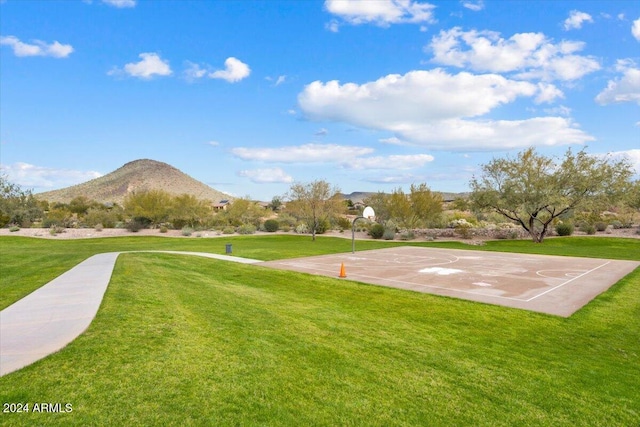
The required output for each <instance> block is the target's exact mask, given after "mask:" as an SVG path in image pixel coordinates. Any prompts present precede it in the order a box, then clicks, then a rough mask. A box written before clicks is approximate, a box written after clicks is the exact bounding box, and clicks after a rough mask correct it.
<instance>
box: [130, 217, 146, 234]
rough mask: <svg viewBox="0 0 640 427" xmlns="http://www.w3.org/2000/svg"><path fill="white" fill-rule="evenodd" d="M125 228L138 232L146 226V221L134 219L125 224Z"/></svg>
mask: <svg viewBox="0 0 640 427" xmlns="http://www.w3.org/2000/svg"><path fill="white" fill-rule="evenodd" d="M125 228H126V229H127V230H129V231H130V232H132V233H137V232H138V231H140V230H142V229H143V228H144V223H143V222H142V221H139V220H138V219H132V220H131V221H129V222H128V223H127V224H126V225H125Z"/></svg>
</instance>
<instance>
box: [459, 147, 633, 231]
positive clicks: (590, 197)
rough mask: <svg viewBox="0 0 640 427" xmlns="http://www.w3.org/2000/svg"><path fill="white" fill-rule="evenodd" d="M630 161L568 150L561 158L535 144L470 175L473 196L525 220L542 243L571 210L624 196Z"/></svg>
mask: <svg viewBox="0 0 640 427" xmlns="http://www.w3.org/2000/svg"><path fill="white" fill-rule="evenodd" d="M632 173H633V172H632V169H631V165H630V164H629V162H628V160H626V159H623V160H614V159H613V158H610V157H596V156H590V155H588V154H587V153H586V152H585V151H584V150H581V151H579V152H577V153H575V154H574V153H573V152H572V151H571V149H569V150H567V152H566V153H565V155H564V158H562V159H554V158H550V157H545V156H543V155H540V154H538V153H537V152H536V151H535V149H534V148H529V149H527V150H524V151H522V152H520V153H519V154H518V155H517V157H516V158H509V157H507V158H502V159H493V160H492V161H491V162H489V163H487V164H485V165H483V166H482V174H481V176H480V177H474V178H473V179H472V180H471V183H470V185H471V189H472V193H471V197H470V199H471V201H472V203H473V204H474V206H475V207H477V208H480V209H490V210H493V211H495V212H498V213H499V214H501V215H503V216H505V217H506V218H508V219H510V220H512V221H515V222H516V223H518V224H520V225H521V226H522V227H523V228H524V229H525V230H526V231H527V232H528V233H529V234H530V235H531V237H532V239H533V241H534V242H538V243H540V242H542V241H543V240H544V237H545V235H546V234H547V232H548V231H549V226H550V225H551V224H552V223H553V221H554V220H555V219H556V218H558V217H559V216H560V215H563V214H566V213H568V212H570V211H572V210H577V209H584V210H596V209H602V207H604V206H606V205H607V204H614V203H615V202H616V201H619V200H620V199H621V197H622V195H623V194H624V191H625V189H626V188H627V187H628V185H629V179H630V177H631V176H632Z"/></svg>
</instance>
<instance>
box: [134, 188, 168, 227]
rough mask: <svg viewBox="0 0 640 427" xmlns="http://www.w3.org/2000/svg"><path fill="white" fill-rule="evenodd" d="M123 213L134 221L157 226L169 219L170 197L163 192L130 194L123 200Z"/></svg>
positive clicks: (150, 191) (149, 191)
mask: <svg viewBox="0 0 640 427" xmlns="http://www.w3.org/2000/svg"><path fill="white" fill-rule="evenodd" d="M124 212H125V214H126V215H128V216H129V217H131V218H132V219H134V220H139V221H141V222H143V223H144V222H147V223H150V224H152V225H154V226H156V225H159V224H161V223H163V222H166V221H167V220H168V219H169V215H170V213H171V195H170V194H169V193H167V192H166V191H163V190H148V191H141V192H135V193H131V194H129V195H127V197H126V198H125V199H124Z"/></svg>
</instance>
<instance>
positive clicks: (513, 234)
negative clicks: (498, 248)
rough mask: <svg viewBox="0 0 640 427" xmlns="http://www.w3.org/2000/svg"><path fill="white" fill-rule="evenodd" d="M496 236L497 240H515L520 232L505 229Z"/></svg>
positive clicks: (496, 233) (497, 232)
mask: <svg viewBox="0 0 640 427" xmlns="http://www.w3.org/2000/svg"><path fill="white" fill-rule="evenodd" d="M494 236H495V238H496V239H500V240H514V239H517V238H518V232H517V231H516V230H510V229H507V228H504V229H500V230H498V231H496V232H495V234H494Z"/></svg>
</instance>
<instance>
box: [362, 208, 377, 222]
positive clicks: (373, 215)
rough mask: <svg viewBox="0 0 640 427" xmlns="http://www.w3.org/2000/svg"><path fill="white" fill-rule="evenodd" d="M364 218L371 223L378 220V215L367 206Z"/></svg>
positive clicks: (363, 214)
mask: <svg viewBox="0 0 640 427" xmlns="http://www.w3.org/2000/svg"><path fill="white" fill-rule="evenodd" d="M362 218H364V219H366V220H369V221H375V220H376V213H375V212H374V210H373V208H372V207H371V206H367V207H366V208H364V211H362Z"/></svg>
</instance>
